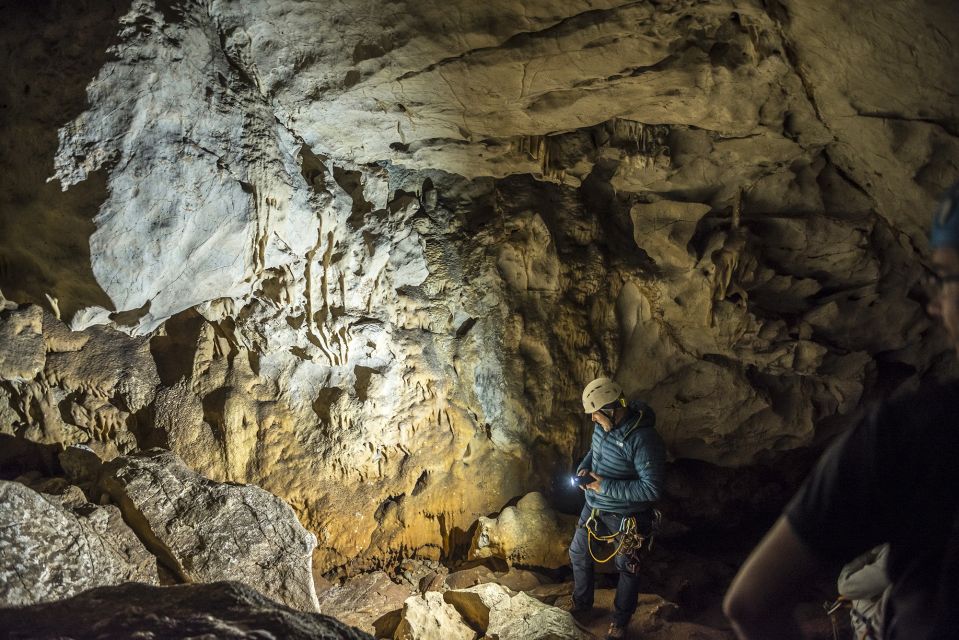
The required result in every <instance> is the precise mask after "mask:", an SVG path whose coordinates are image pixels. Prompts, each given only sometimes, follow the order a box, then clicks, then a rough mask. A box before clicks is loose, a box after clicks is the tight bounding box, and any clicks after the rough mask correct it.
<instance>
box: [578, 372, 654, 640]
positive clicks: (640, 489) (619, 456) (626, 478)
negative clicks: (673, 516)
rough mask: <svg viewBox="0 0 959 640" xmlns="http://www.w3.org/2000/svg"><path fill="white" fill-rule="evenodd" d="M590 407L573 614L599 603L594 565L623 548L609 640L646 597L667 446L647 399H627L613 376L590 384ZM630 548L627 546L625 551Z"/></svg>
mask: <svg viewBox="0 0 959 640" xmlns="http://www.w3.org/2000/svg"><path fill="white" fill-rule="evenodd" d="M583 409H584V410H585V411H586V413H587V414H589V415H590V417H591V418H592V420H593V439H592V446H591V447H590V449H589V452H588V453H587V454H586V457H585V458H583V461H582V462H581V463H580V464H579V467H578V468H577V470H576V475H577V476H579V477H583V478H585V481H584V484H581V485H580V487H581V488H582V489H583V490H584V491H585V492H586V505H585V506H584V507H583V512H582V514H581V515H580V518H579V524H578V525H577V527H576V534H575V535H574V536H573V541H572V543H571V544H570V547H569V558H570V561H571V563H572V566H573V583H574V587H573V612H574V613H577V614H582V613H586V612H588V611H590V610H591V609H592V607H593V587H594V576H593V571H594V569H595V565H594V564H593V563H594V562H597V561H604V560H608V559H609V557H608V556H610V553H609V551H608V548H609V544H603V543H604V542H606V543H610V544H612V545H616V546H615V547H614V548H618V549H619V551H618V552H617V553H615V558H616V568H617V570H618V571H619V584H618V585H617V587H616V599H615V601H614V612H613V621H612V624H611V625H610V628H609V633H608V634H607V636H606V637H607V639H613V640H620V639H622V638H625V637H626V628H627V626H628V624H629V619H630V618H631V617H632V615H633V613H634V612H635V611H636V599H637V597H638V595H639V566H638V563H637V562H636V559H637V555H636V554H637V552H638V551H639V549H638V548H637V547H636V543H637V542H638V541H639V540H641V539H642V538H647V539H648V536H649V535H650V533H651V529H652V526H653V518H654V513H653V506H654V503H655V502H656V500H658V499H659V496H660V493H661V492H662V489H663V476H664V470H665V464H666V446H665V445H664V444H663V440H662V438H660V436H659V434H658V433H657V432H656V429H655V426H654V425H655V424H656V415H655V413H653V410H652V409H651V408H650V407H649V405H647V404H646V403H644V402H641V401H638V400H634V401H632V402H629V403H627V402H626V397H625V396H624V395H623V389H622V387H620V386H619V385H618V384H616V383H615V382H613V381H612V380H610V379H609V378H598V379H596V380H593V381H592V382H590V383H589V384H588V385H587V386H586V389H585V390H584V391H583ZM624 547H625V548H624Z"/></svg>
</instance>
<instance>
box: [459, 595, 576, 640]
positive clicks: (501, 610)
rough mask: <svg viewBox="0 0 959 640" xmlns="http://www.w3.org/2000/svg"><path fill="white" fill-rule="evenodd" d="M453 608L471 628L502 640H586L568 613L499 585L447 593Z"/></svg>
mask: <svg viewBox="0 0 959 640" xmlns="http://www.w3.org/2000/svg"><path fill="white" fill-rule="evenodd" d="M443 598H444V600H446V602H448V603H449V604H451V605H453V607H455V608H456V610H457V611H458V612H459V613H460V615H462V616H463V619H464V620H466V622H467V623H469V625H470V626H472V627H474V628H477V629H480V630H481V631H482V632H483V633H485V634H486V635H487V636H489V637H491V638H499V640H547V639H549V640H586V639H587V638H589V637H591V636H590V635H589V634H588V633H586V632H584V631H583V630H582V629H581V628H580V627H579V625H577V623H576V621H575V620H574V619H573V616H571V615H570V614H569V613H568V612H566V611H563V610H562V609H557V608H556V607H551V606H549V605H548V604H543V603H542V602H540V601H539V600H537V599H535V598H531V597H530V596H528V595H526V594H525V593H513V592H512V591H510V590H509V589H507V588H505V587H502V586H500V585H498V584H491V583H490V584H481V585H478V586H475V587H470V588H469V589H463V590H460V591H447V592H446V593H445V594H443Z"/></svg>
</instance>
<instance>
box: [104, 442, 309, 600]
mask: <svg viewBox="0 0 959 640" xmlns="http://www.w3.org/2000/svg"><path fill="white" fill-rule="evenodd" d="M100 486H101V488H102V489H103V490H105V491H106V492H108V493H109V494H110V497H111V498H112V499H113V500H114V501H115V502H116V503H118V504H119V505H120V508H121V509H122V510H123V515H124V517H125V518H126V520H127V522H130V523H131V525H132V526H133V527H134V529H135V530H136V531H137V533H138V534H139V536H140V537H141V539H143V540H144V541H146V543H147V545H148V546H149V547H150V548H151V550H152V551H153V552H154V553H156V554H157V555H158V556H159V557H160V558H161V559H162V560H163V561H164V562H165V563H166V564H167V566H169V567H170V568H171V569H172V570H173V571H175V572H176V573H177V574H178V575H179V576H180V578H181V579H182V580H183V581H184V582H213V581H217V580H237V581H240V582H243V583H245V584H248V585H250V586H252V587H254V588H256V589H257V590H259V591H261V592H262V593H263V594H264V595H266V596H268V597H270V598H274V599H276V600H278V601H280V602H282V603H284V604H286V605H288V606H291V607H294V608H297V609H303V610H308V611H317V610H318V607H319V603H318V602H317V598H316V591H315V589H314V586H313V575H312V555H311V554H312V552H313V548H314V547H315V546H316V537H315V536H314V535H313V534H312V533H310V532H308V531H307V530H306V529H304V528H303V526H302V525H301V524H300V523H299V521H298V520H297V519H296V515H295V514H294V513H293V509H291V508H290V506H289V505H288V504H286V503H285V502H283V501H282V500H280V499H279V498H277V497H276V496H274V495H272V494H270V493H268V492H266V491H264V490H263V489H260V488H258V487H254V486H249V485H236V484H229V483H224V484H221V483H217V482H213V481H212V480H208V479H207V478H204V477H202V476H200V475H198V474H196V473H194V472H193V471H191V470H190V469H189V468H187V466H186V465H185V464H184V463H183V461H182V460H180V458H178V457H177V456H176V455H175V454H173V453H171V452H169V451H164V450H161V449H151V450H150V451H147V452H145V453H142V454H139V455H135V456H126V457H120V458H116V459H115V460H113V461H111V462H109V463H108V464H106V465H105V466H104V468H103V471H102V472H101V476H100Z"/></svg>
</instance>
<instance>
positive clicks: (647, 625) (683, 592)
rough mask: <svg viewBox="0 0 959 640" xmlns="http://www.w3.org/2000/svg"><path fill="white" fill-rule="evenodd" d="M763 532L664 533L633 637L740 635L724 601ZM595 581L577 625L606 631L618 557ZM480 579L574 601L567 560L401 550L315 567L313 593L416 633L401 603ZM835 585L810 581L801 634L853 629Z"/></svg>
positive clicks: (382, 634) (356, 619)
mask: <svg viewBox="0 0 959 640" xmlns="http://www.w3.org/2000/svg"><path fill="white" fill-rule="evenodd" d="M764 531H765V524H761V523H756V526H754V527H752V528H750V529H744V530H742V531H739V532H737V533H736V534H733V535H728V534H726V535H720V536H713V535H712V534H708V535H705V536H703V535H693V534H688V533H687V534H684V535H680V536H676V537H672V538H667V539H661V540H658V541H657V542H656V543H655V544H654V548H653V550H652V551H651V552H650V554H649V555H648V556H647V561H646V565H645V569H644V572H643V586H642V588H641V591H640V596H639V605H638V607H637V610H636V614H635V615H634V616H633V619H632V621H631V623H630V627H629V633H630V636H629V637H633V638H658V639H662V640H667V639H670V640H672V639H677V640H683V639H702V640H713V639H716V640H719V639H723V638H729V639H732V638H735V635H734V634H733V632H732V630H731V629H730V626H729V623H728V621H727V620H726V618H725V617H724V616H723V613H722V610H721V607H722V598H723V594H724V593H725V591H726V588H727V587H728V585H729V582H730V581H731V580H732V578H733V576H734V575H735V572H736V570H737V568H738V567H739V566H740V565H741V564H742V562H743V561H744V560H745V558H746V556H747V555H748V553H749V551H750V550H751V548H752V546H754V545H755V542H756V541H757V540H758V539H759V537H760V536H761V535H762V533H763V532H764ZM571 535H572V533H571V534H570V536H571ZM596 580H597V582H596V600H595V606H594V610H593V612H591V613H590V614H588V615H586V616H577V618H576V620H577V622H578V623H579V629H580V630H581V631H585V632H587V633H588V634H593V636H596V637H600V638H602V637H605V632H606V630H607V627H608V625H609V623H610V620H611V615H612V611H613V598H614V596H615V589H616V580H617V574H616V572H615V570H614V569H613V568H612V562H610V563H609V565H604V566H600V567H599V568H598V569H597V576H596ZM482 584H494V585H500V586H502V587H505V588H506V589H509V590H511V591H513V592H521V593H524V594H527V595H529V596H531V597H532V598H535V599H536V600H539V601H540V602H542V603H545V604H548V605H552V606H554V607H557V608H559V609H563V610H569V609H570V607H571V605H572V601H571V593H572V589H573V582H572V572H571V570H570V569H569V568H568V567H563V568H560V569H555V570H548V569H543V568H541V567H528V566H527V567H522V566H510V565H509V564H507V563H505V562H503V561H502V560H498V559H487V560H483V561H478V560H468V559H467V558H466V557H460V558H451V559H450V560H448V561H446V562H444V563H440V562H434V561H428V560H427V561H424V560H420V559H404V560H401V561H399V562H398V563H396V564H395V565H393V566H391V567H388V568H386V569H384V570H381V571H376V572H368V573H361V574H358V575H355V576H351V577H347V578H340V579H336V578H334V579H333V580H328V579H326V578H323V577H322V576H317V593H318V596H319V599H320V603H321V611H322V612H323V613H325V614H328V615H332V616H334V617H336V618H337V619H339V620H342V621H344V622H347V623H348V624H350V625H353V626H355V627H357V628H360V629H363V630H365V631H368V632H369V633H371V634H372V635H373V636H374V637H375V638H394V637H397V638H399V637H410V636H405V635H402V631H401V632H400V633H397V625H398V624H399V623H400V621H401V613H402V612H401V610H402V609H403V602H404V601H405V600H407V599H408V598H410V597H416V596H417V595H419V596H420V597H423V598H426V597H427V594H429V593H431V592H440V593H441V592H444V591H447V590H459V589H466V588H469V587H474V586H476V585H482ZM834 591H835V585H834V582H832V581H830V580H826V579H825V578H823V579H821V580H820V581H819V582H817V583H816V584H811V585H809V587H808V588H807V590H806V592H805V597H804V598H803V600H804V602H803V604H802V605H800V607H799V609H798V610H797V615H798V617H799V619H800V623H801V627H802V629H803V632H804V634H805V637H807V638H810V639H819V638H821V639H823V640H826V639H831V638H833V621H835V623H836V625H837V627H836V628H837V631H838V633H840V634H849V633H851V630H850V627H849V624H848V621H847V619H846V616H844V615H837V616H836V617H835V618H834V619H830V617H829V616H828V615H827V614H826V613H825V610H824V607H823V603H825V602H827V601H828V602H832V601H833V599H834V598H835V592H834ZM440 602H441V601H440ZM526 615H529V614H528V613H527V614H526ZM513 616H514V617H516V618H522V617H524V614H523V613H522V612H520V611H516V612H514V613H513ZM394 634H395V635H394ZM430 637H431V636H430ZM436 637H443V636H442V635H438V636H436ZM562 637H567V636H562ZM569 637H573V636H569ZM586 637H591V636H586ZM840 637H847V636H846V635H840ZM849 637H851V636H849Z"/></svg>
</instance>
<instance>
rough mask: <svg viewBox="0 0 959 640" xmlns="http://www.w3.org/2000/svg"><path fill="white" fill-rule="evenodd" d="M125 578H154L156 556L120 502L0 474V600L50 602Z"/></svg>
mask: <svg viewBox="0 0 959 640" xmlns="http://www.w3.org/2000/svg"><path fill="white" fill-rule="evenodd" d="M128 581H136V582H146V583H150V584H157V582H158V576H157V564H156V558H155V557H154V556H152V555H151V554H150V553H149V552H148V551H147V550H146V548H145V547H144V546H143V544H142V543H141V542H140V541H139V540H138V539H137V537H136V536H135V535H134V534H133V532H132V531H131V530H130V529H129V528H128V527H127V526H126V524H125V523H124V522H123V519H122V517H121V516H120V511H119V509H117V508H116V507H114V506H110V505H108V506H102V507H98V506H95V505H92V504H89V503H87V502H86V501H85V500H84V499H83V495H82V493H80V491H79V489H77V488H76V487H72V489H71V490H68V491H67V492H65V493H64V494H63V495H61V496H55V495H47V494H43V493H39V492H37V491H34V490H33V489H31V488H30V487H27V486H26V485H23V484H21V483H19V482H6V481H0V604H2V605H3V606H16V605H30V604H35V603H39V602H49V601H54V600H60V599H62V598H69V597H70V596H73V595H75V594H77V593H80V592H81V591H85V590H87V589H91V588H93V587H99V586H104V585H116V584H120V583H122V582H128ZM0 628H9V627H6V626H5V625H2V624H0Z"/></svg>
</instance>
